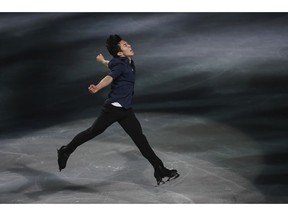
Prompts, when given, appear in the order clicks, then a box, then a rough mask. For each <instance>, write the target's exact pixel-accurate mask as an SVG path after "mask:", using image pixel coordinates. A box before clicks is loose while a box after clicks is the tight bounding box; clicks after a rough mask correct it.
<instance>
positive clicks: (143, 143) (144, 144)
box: [118, 110, 163, 168]
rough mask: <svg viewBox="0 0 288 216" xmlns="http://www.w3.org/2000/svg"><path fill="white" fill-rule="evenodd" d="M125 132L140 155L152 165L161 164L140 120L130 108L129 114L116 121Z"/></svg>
mask: <svg viewBox="0 0 288 216" xmlns="http://www.w3.org/2000/svg"><path fill="white" fill-rule="evenodd" d="M118 122H119V124H120V125H121V126H122V128H123V129H124V130H125V132H126V133H127V134H128V135H129V136H130V137H131V138H132V140H133V142H134V143H135V144H136V146H137V147H138V148H139V150H140V152H141V153H142V155H143V156H144V157H145V158H146V159H147V160H148V161H149V162H150V163H151V164H152V166H153V167H154V168H155V167H158V166H163V162H162V161H161V160H160V159H159V157H158V156H157V155H156V154H155V152H154V151H153V149H152V148H151V146H150V145H149V143H148V141H147V138H146V137H145V135H144V134H143V132H142V127H141V125H140V122H139V121H138V119H137V118H136V116H135V114H134V112H133V111H132V110H131V111H129V114H128V115H127V116H126V117H125V118H123V119H122V120H120V121H118Z"/></svg>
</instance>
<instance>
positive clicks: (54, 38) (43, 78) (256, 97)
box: [0, 13, 288, 133]
mask: <svg viewBox="0 0 288 216" xmlns="http://www.w3.org/2000/svg"><path fill="white" fill-rule="evenodd" d="M0 24H1V25H0V41H1V54H0V59H1V64H0V70H1V74H0V102H1V104H0V122H1V126H0V129H1V130H0V131H1V133H8V132H10V131H13V130H15V128H22V129H25V128H26V129H27V128H30V127H32V128H33V127H40V126H47V125H50V124H57V123H58V122H61V121H70V120H73V119H75V118H82V117H83V116H93V115H95V111H97V110H99V107H100V106H101V104H102V103H103V101H104V100H105V97H106V95H107V93H108V90H109V89H108V88H107V89H105V90H103V91H101V92H100V93H98V94H96V95H90V94H89V93H88V91H87V87H88V85H89V84H91V83H98V81H99V80H100V79H101V78H102V77H104V76H105V75H106V73H107V69H106V68H104V67H103V66H102V65H100V64H99V63H97V62H96V61H95V56H96V55H97V54H98V53H103V54H104V56H105V57H106V58H108V59H109V58H110V56H109V54H108V52H107V51H106V49H105V40H106V38H107V36H108V35H109V34H114V33H117V34H120V35H121V36H122V37H123V38H124V39H126V40H127V41H128V42H130V43H131V44H132V46H133V48H134V50H135V53H136V55H135V61H136V66H137V72H138V74H137V84H136V95H135V100H134V103H135V106H134V107H135V109H136V110H138V111H153V112H155V111H161V112H164V111H169V112H177V113H179V112H185V113H187V112H188V113H193V114H202V115H209V116H211V118H212V117H213V118H217V119H218V120H219V119H220V120H223V121H226V120H228V119H229V118H231V117H233V116H234V117H236V116H237V118H239V117H241V119H242V120H243V118H247V119H248V120H249V118H251V117H253V118H259V122H258V123H259V125H260V126H261V125H262V123H263V121H264V122H270V120H271V119H273V120H277V122H278V124H274V125H273V126H272V125H270V126H269V127H271V128H270V129H282V128H281V126H283V124H284V125H285V124H286V119H285V118H284V117H285V116H286V114H287V105H288V102H287V90H288V87H287V76H288V73H287V69H288V62H287V58H288V26H287V24H288V15H287V14H286V13H284V14H283V13H1V14H0ZM242 117H243V118H242ZM270 123H271V122H270ZM259 125H255V127H259ZM249 126H251V125H249ZM267 127H268V126H267ZM279 127H280V128H279ZM259 130H261V129H259Z"/></svg>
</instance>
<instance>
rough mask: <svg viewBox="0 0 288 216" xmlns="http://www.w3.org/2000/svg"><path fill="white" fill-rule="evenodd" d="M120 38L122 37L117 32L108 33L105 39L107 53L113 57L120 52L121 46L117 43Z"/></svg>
mask: <svg viewBox="0 0 288 216" xmlns="http://www.w3.org/2000/svg"><path fill="white" fill-rule="evenodd" d="M121 40H122V38H121V37H120V36H119V35H117V34H115V35H110V36H109V37H108V38H107V40H106V48H107V50H108V51H109V53H110V54H111V55H112V56H114V57H118V55H117V53H118V52H121V48H120V45H119V42H120V41H121Z"/></svg>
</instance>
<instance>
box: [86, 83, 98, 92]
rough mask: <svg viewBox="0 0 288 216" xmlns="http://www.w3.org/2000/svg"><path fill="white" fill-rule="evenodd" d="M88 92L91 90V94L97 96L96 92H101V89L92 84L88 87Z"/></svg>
mask: <svg viewBox="0 0 288 216" xmlns="http://www.w3.org/2000/svg"><path fill="white" fill-rule="evenodd" d="M88 90H89V92H90V93H91V94H95V93H96V92H98V91H99V89H98V88H97V86H96V85H94V84H91V85H90V86H89V87H88Z"/></svg>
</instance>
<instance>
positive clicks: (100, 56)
mask: <svg viewBox="0 0 288 216" xmlns="http://www.w3.org/2000/svg"><path fill="white" fill-rule="evenodd" d="M96 61H97V62H99V63H101V64H103V65H104V66H106V67H108V64H109V61H108V60H105V58H104V56H103V55H102V54H101V53H100V54H99V55H97V56H96Z"/></svg>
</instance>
